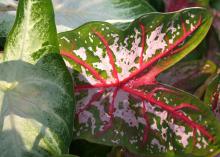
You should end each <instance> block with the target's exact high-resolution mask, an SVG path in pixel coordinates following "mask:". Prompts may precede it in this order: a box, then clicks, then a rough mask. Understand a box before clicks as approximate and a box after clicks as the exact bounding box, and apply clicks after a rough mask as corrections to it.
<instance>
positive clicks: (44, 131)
mask: <svg viewBox="0 0 220 157" xmlns="http://www.w3.org/2000/svg"><path fill="white" fill-rule="evenodd" d="M46 8H47V9H48V10H46ZM38 11H39V12H38ZM41 11H44V12H41ZM37 13H40V15H39V14H37ZM41 13H43V14H41ZM36 15H37V16H36ZM46 20H48V21H46ZM54 21H55V20H54V17H53V10H52V3H51V1H50V0H40V1H39V0H20V1H19V8H18V13H17V19H16V23H15V25H14V27H13V30H12V32H11V33H10V34H9V37H8V41H7V44H6V47H7V49H6V55H5V59H4V62H2V63H1V64H0V73H1V75H0V126H1V127H0V152H1V153H0V157H6V156H7V157H30V156H31V157H33V156H34V157H42V156H43V157H52V156H57V155H61V154H65V153H68V149H69V148H68V147H69V145H70V142H71V139H72V129H73V127H72V126H73V120H72V118H73V112H72V111H73V105H74V100H73V90H72V86H73V84H72V78H71V76H70V74H69V73H68V70H67V68H66V66H65V63H64V61H63V59H62V57H61V56H60V55H59V53H52V52H53V51H52V50H54V52H58V51H57V50H58V44H57V43H58V42H57V38H56V34H57V33H56V29H55V24H54ZM22 26H23V27H24V28H23V27H22ZM25 28H26V29H25ZM40 29H41V31H40ZM26 31H27V32H26ZM46 31H48V32H47V33H46ZM37 32H38V33H39V34H37ZM33 37H34V38H33ZM40 46H41V47H40ZM50 50H51V51H52V52H51V53H49V52H50ZM36 52H41V54H38V55H39V56H38V57H36V58H33V56H34V55H36ZM31 63H34V65H33V64H31ZM35 63H36V64H35Z"/></svg>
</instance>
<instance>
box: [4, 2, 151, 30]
mask: <svg viewBox="0 0 220 157" xmlns="http://www.w3.org/2000/svg"><path fill="white" fill-rule="evenodd" d="M5 4H11V2H8V3H7V2H6V3H5ZM13 4H14V3H13ZM14 5H15V7H16V4H14ZM14 5H13V6H14ZM53 5H54V11H55V15H56V24H57V30H58V32H63V31H67V30H71V29H73V28H77V27H79V26H80V25H82V24H84V23H86V22H90V21H108V22H111V23H113V24H115V25H117V26H118V27H120V28H124V27H127V25H128V24H129V23H130V22H131V21H133V20H134V19H136V18H138V17H140V16H141V15H144V14H145V13H149V12H153V11H155V9H154V8H153V7H151V5H149V4H148V2H147V1H145V0H117V1H116V0H80V1H79V0H53ZM100 13H101V14H100Z"/></svg>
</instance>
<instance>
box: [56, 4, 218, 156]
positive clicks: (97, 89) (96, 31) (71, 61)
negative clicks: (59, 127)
mask: <svg viewBox="0 0 220 157" xmlns="http://www.w3.org/2000/svg"><path fill="white" fill-rule="evenodd" d="M211 21H212V18H211V15H210V13H209V12H208V11H207V10H205V9H201V8H194V9H186V10H182V11H179V12H175V13H166V14H162V13H150V14H146V15H145V16H143V17H141V18H139V19H137V20H135V21H134V22H133V23H132V24H131V25H130V27H129V28H128V29H126V30H124V31H122V30H119V29H117V28H115V27H114V26H112V25H111V24H108V23H105V22H91V23H88V24H86V25H83V26H81V27H79V28H77V29H75V30H73V31H69V32H64V33H61V34H59V40H60V48H61V54H62V55H63V57H64V58H65V60H66V64H67V66H68V67H69V68H70V69H73V77H74V79H75V81H76V85H75V86H74V88H75V90H76V94H75V95H76V100H77V109H76V110H77V111H76V120H75V121H76V128H75V129H76V131H75V135H76V138H82V139H86V140H89V141H92V142H96V143H102V144H106V145H114V146H115V145H122V146H125V147H127V148H128V149H129V150H130V151H132V152H135V153H137V154H139V155H145V156H150V157H159V156H161V157H162V156H178V157H180V156H214V155H216V154H217V153H218V152H219V151H220V150H219V144H220V139H219V137H218V136H217V134H218V131H220V125H219V124H218V121H217V120H216V119H215V117H214V116H213V115H212V113H211V111H209V108H208V107H207V106H205V105H204V104H203V103H202V102H200V101H199V100H198V99H196V98H195V97H193V96H192V95H189V94H187V93H184V92H182V91H179V90H177V89H174V88H172V87H169V86H166V85H162V84H160V83H158V82H157V80H156V78H157V76H158V75H159V74H160V73H161V72H162V71H164V70H165V69H167V68H168V67H170V66H172V65H173V64H175V63H176V62H177V61H179V60H180V59H181V58H183V57H184V56H185V55H186V54H188V53H189V52H190V51H191V50H192V49H194V48H195V47H196V46H197V45H198V44H199V43H200V41H201V40H202V39H203V38H204V36H205V35H206V33H207V31H208V29H209V27H210V25H211Z"/></svg>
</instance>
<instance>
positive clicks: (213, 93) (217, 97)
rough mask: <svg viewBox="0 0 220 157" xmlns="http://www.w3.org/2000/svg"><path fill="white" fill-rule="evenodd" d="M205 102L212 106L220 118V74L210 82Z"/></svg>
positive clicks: (211, 108)
mask: <svg viewBox="0 0 220 157" xmlns="http://www.w3.org/2000/svg"><path fill="white" fill-rule="evenodd" d="M204 101H205V104H206V105H208V106H209V107H210V110H212V111H213V112H214V114H215V115H216V117H217V118H218V119H219V120H220V75H219V74H218V75H216V76H215V78H214V79H213V81H212V82H211V83H210V84H209V86H208V88H207V90H206V94H205V97H204Z"/></svg>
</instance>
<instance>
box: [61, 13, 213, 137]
mask: <svg viewBox="0 0 220 157" xmlns="http://www.w3.org/2000/svg"><path fill="white" fill-rule="evenodd" d="M201 21H202V19H201V16H200V18H199V21H198V23H197V24H196V26H194V29H193V30H190V31H188V32H187V31H186V26H185V24H184V22H182V29H183V33H184V34H183V36H182V37H181V38H179V39H178V40H177V41H176V42H175V43H174V44H172V45H169V47H168V48H167V49H166V50H165V51H164V52H162V53H160V54H158V55H157V56H155V57H154V58H152V59H150V60H149V61H147V62H146V63H143V54H144V50H145V40H146V33H145V28H144V26H143V25H141V24H140V28H141V31H142V40H141V47H142V51H141V55H140V60H139V64H140V68H139V69H138V70H136V71H134V72H132V73H131V74H130V75H129V77H127V78H125V79H124V80H122V81H119V79H118V72H117V69H116V66H115V61H114V53H113V52H112V50H111V49H110V47H109V44H108V41H107V40H106V39H105V37H104V36H103V35H102V34H101V33H99V32H95V34H96V36H97V37H98V38H99V39H100V40H101V42H102V43H103V45H104V46H105V48H106V51H107V54H108V57H109V60H110V64H111V66H112V69H113V70H112V74H113V77H114V78H115V79H116V82H113V83H110V84H107V83H106V81H105V79H104V78H103V77H102V76H101V75H100V74H99V73H98V72H97V71H96V70H95V69H94V68H93V67H91V66H90V65H89V64H87V63H86V62H84V61H82V60H80V59H79V58H77V57H76V56H75V55H73V54H70V53H66V52H64V51H62V52H61V54H62V55H63V56H66V57H68V58H70V59H72V60H73V61H75V62H76V63H78V64H80V65H81V66H83V67H85V68H86V69H87V70H88V71H90V73H91V74H92V75H93V76H94V77H95V78H96V79H97V80H99V81H100V82H101V83H97V84H95V85H80V86H76V90H77V91H80V90H85V89H92V88H102V90H101V91H100V92H99V93H96V94H94V95H93V96H92V99H91V100H90V101H89V105H88V107H89V106H90V105H91V103H92V102H93V101H95V100H96V99H97V97H99V96H101V95H102V94H103V93H104V91H105V89H106V88H110V87H115V89H114V92H113V99H112V102H111V104H110V105H109V107H108V114H109V115H110V116H111V120H110V124H108V125H106V126H105V129H104V130H107V129H109V127H110V126H112V124H111V123H112V119H113V113H114V103H115V98H116V96H117V92H118V89H119V88H120V89H122V90H124V91H126V92H128V93H129V94H131V95H133V96H137V97H139V98H140V99H142V100H143V99H144V100H145V101H149V102H150V103H151V104H154V105H156V106H159V107H161V108H162V109H164V110H166V111H168V112H169V113H170V114H171V115H172V116H173V117H174V118H176V119H179V120H181V121H183V122H185V123H186V124H187V125H189V126H190V127H191V128H192V129H193V131H195V129H198V130H199V131H200V132H201V133H202V134H203V135H205V136H206V137H207V138H208V139H209V140H213V136H212V135H211V134H209V132H208V131H207V130H206V129H205V128H204V127H203V126H201V125H199V124H197V123H195V122H194V121H192V120H190V119H189V118H188V117H187V116H185V115H184V114H182V113H181V112H179V111H180V110H181V109H184V108H190V109H192V110H195V111H198V108H197V107H195V106H193V105H190V104H181V105H179V106H177V107H172V106H169V105H167V104H165V103H163V102H161V101H157V100H156V99H155V98H154V97H153V96H152V94H151V93H147V94H146V93H145V92H139V91H137V90H134V89H132V88H129V87H127V86H126V83H127V82H129V81H130V80H133V79H134V78H135V77H137V76H138V75H139V74H140V73H141V72H142V71H143V70H145V69H146V68H149V67H150V66H152V65H153V64H154V63H155V62H157V61H159V60H160V59H161V58H163V57H165V56H167V55H169V54H170V53H171V51H173V52H175V53H177V52H179V51H180V50H182V48H179V49H176V50H174V49H175V48H176V47H177V46H178V45H179V44H181V43H182V42H183V41H184V40H185V39H186V38H187V37H188V36H190V35H191V34H192V33H193V32H194V31H195V30H196V29H197V28H198V27H199V26H200V25H201ZM155 77H156V76H155ZM154 79H155V78H154ZM165 91H166V90H165ZM143 102H144V101H143ZM84 109H87V108H84ZM81 111H82V110H80V112H81ZM143 111H146V109H145V108H143ZM143 117H144V119H145V121H146V123H147V121H148V118H147V115H143ZM146 130H148V128H147V126H146V128H145V131H146ZM146 138H147V136H146V135H144V140H146Z"/></svg>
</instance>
